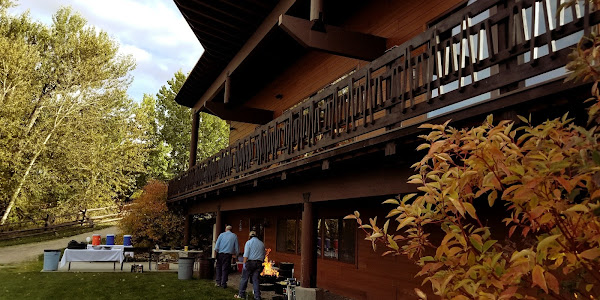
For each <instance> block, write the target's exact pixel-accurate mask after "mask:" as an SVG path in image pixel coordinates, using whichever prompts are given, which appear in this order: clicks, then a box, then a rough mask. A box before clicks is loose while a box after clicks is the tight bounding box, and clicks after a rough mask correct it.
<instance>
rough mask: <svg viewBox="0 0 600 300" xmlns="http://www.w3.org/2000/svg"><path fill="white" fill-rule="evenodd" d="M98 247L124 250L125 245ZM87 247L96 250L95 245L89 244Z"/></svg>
mask: <svg viewBox="0 0 600 300" xmlns="http://www.w3.org/2000/svg"><path fill="white" fill-rule="evenodd" d="M98 247H102V248H111V249H120V250H123V248H124V247H125V246H123V245H98ZM87 248H88V250H95V249H94V246H92V245H89V244H88V245H87Z"/></svg>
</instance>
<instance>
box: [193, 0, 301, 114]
mask: <svg viewBox="0 0 600 300" xmlns="http://www.w3.org/2000/svg"><path fill="white" fill-rule="evenodd" d="M253 2H256V4H257V5H264V4H261V3H260V1H253ZM294 3H296V0H281V1H279V3H278V4H277V6H275V8H274V9H273V11H272V12H271V13H269V15H268V16H267V17H266V18H265V20H264V21H263V23H262V24H260V26H259V27H258V28H257V29H256V31H254V34H253V35H252V36H251V37H250V38H249V39H248V41H247V42H246V43H245V44H244V46H242V48H241V49H240V51H238V53H237V54H236V55H235V56H234V57H233V58H232V59H231V61H229V63H228V64H227V66H226V67H225V69H224V70H223V71H222V72H221V74H220V75H219V76H218V77H217V78H216V79H215V81H214V82H213V83H212V84H211V85H210V87H209V88H208V89H207V90H206V92H205V93H204V95H202V97H200V99H199V100H198V102H196V104H194V109H196V110H199V109H200V108H202V107H203V106H204V103H206V102H208V101H209V100H211V99H213V98H214V97H215V96H216V94H217V93H218V92H219V91H220V89H221V87H222V86H223V84H224V83H225V78H226V77H227V73H228V72H229V73H233V71H234V70H235V69H236V68H237V67H239V66H240V65H241V64H242V62H243V61H244V60H246V58H247V57H248V55H250V53H251V52H252V50H254V48H256V46H257V45H258V43H259V42H260V41H262V39H264V37H265V36H266V35H267V33H269V31H271V29H272V28H273V24H277V20H278V19H279V16H280V15H281V14H284V13H285V12H286V11H288V10H289V9H290V7H292V5H294Z"/></svg>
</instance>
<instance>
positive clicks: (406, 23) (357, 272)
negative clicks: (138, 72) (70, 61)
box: [168, 0, 600, 299]
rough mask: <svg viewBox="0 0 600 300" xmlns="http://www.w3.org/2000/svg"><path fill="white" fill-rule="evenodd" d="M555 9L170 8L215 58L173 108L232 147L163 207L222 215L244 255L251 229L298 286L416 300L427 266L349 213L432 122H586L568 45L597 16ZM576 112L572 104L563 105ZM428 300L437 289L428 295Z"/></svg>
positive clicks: (267, 4)
mask: <svg viewBox="0 0 600 300" xmlns="http://www.w3.org/2000/svg"><path fill="white" fill-rule="evenodd" d="M584 2H585V3H589V1H582V2H581V4H580V5H579V6H577V7H574V8H568V9H566V10H564V11H562V13H558V14H557V3H558V4H559V3H560V0H558V1H557V0H541V1H540V0H507V1H498V0H477V1H473V0H471V1H463V0H444V1H416V0H405V1H399V0H378V1H364V0H361V1H359V0H345V1H334V0H311V1H309V0H219V1H217V0H175V3H176V5H177V6H178V8H179V9H180V11H181V13H182V15H183V16H184V17H185V19H186V20H187V22H188V24H189V25H190V27H191V28H192V30H193V32H194V33H195V34H196V36H197V38H198V40H199V41H200V43H201V44H202V46H203V47H204V48H205V52H204V54H203V55H202V56H201V57H200V59H199V61H198V63H197V64H196V66H195V68H194V69H193V70H192V72H191V74H190V76H189V78H188V79H187V81H186V82H185V84H184V86H183V87H182V89H181V91H180V92H179V94H178V95H177V97H176V99H175V100H176V101H177V103H179V104H181V105H184V106H187V107H190V108H191V109H192V110H193V111H194V114H193V116H194V118H193V121H192V122H193V126H194V128H195V129H197V127H198V122H199V121H198V118H199V117H198V113H199V112H207V113H211V114H214V115H217V116H219V117H221V118H222V119H225V120H227V121H228V122H229V124H230V129H231V133H230V137H229V147H227V148H226V149H223V150H222V151H220V152H219V153H218V154H216V155H214V156H212V157H210V158H208V159H206V160H204V161H197V160H196V155H195V153H196V148H197V140H198V138H197V130H193V132H192V136H191V148H190V149H191V151H190V152H191V155H190V168H189V170H187V171H186V172H184V173H183V174H180V175H179V176H178V177H177V178H175V179H173V180H172V181H171V182H170V183H169V194H168V195H169V196H168V202H169V204H170V205H178V206H180V207H183V208H184V211H185V212H186V216H187V220H188V222H187V224H188V225H187V226H186V227H187V228H186V229H187V230H186V237H185V238H186V240H187V241H189V238H190V230H189V223H190V221H189V220H190V216H191V215H194V214H201V213H206V212H212V213H216V216H217V218H216V228H217V233H219V232H221V231H223V230H224V226H225V224H231V225H233V228H234V230H233V231H234V233H236V234H237V235H238V237H239V239H240V244H241V245H243V244H244V242H245V241H246V238H247V236H248V232H249V230H250V229H256V230H257V231H258V232H259V235H260V238H261V239H262V240H263V241H264V242H265V245H266V247H268V248H271V249H272V252H271V255H270V257H271V258H272V259H273V260H275V261H276V262H282V261H289V262H293V263H294V264H295V277H297V278H298V279H300V280H301V283H302V286H305V287H321V288H324V289H328V290H330V291H332V292H334V293H337V294H340V295H344V296H347V297H350V298H352V299H415V298H416V297H415V292H414V288H415V287H420V286H421V281H422V278H415V277H414V275H415V274H416V272H417V270H418V269H419V268H418V267H417V266H415V265H414V264H412V263H411V262H409V261H408V260H406V259H405V258H402V257H387V256H386V257H381V253H382V252H383V249H379V250H378V251H377V252H373V250H372V249H371V244H370V243H369V242H367V241H363V237H364V234H363V233H362V232H359V231H360V230H359V229H357V228H356V227H357V226H356V224H355V223H354V222H353V221H344V220H343V217H344V216H346V215H348V214H350V213H352V212H353V211H355V210H358V211H360V212H361V214H362V216H366V217H369V216H375V215H378V216H380V219H381V218H383V217H384V216H385V214H386V212H387V210H389V207H385V206H383V205H381V202H382V201H384V200H386V199H388V198H390V197H395V196H397V195H399V194H404V193H408V192H413V191H414V190H415V187H414V186H412V185H408V184H407V183H406V181H407V178H408V177H409V176H410V175H412V174H413V170H412V169H411V168H410V166H411V165H412V164H413V163H414V162H416V161H418V160H419V159H420V157H422V155H423V153H418V152H417V151H415V150H414V149H415V147H416V146H417V145H418V144H419V143H420V142H419V139H418V137H417V136H418V135H419V134H422V133H424V132H425V131H424V130H422V129H419V128H418V127H419V125H420V124H422V123H424V122H429V123H439V122H444V121H446V120H448V119H452V125H453V126H455V127H458V126H471V125H473V124H477V123H481V121H482V120H483V119H484V118H485V116H486V115H488V114H490V113H493V114H494V115H495V119H496V120H498V119H501V118H504V119H506V118H513V119H516V118H515V117H516V115H517V114H521V115H529V114H530V113H532V115H533V117H534V120H535V119H536V118H538V119H541V120H543V119H546V118H548V117H552V116H558V115H562V114H564V113H565V112H566V111H571V116H573V115H574V114H578V113H581V112H582V111H583V110H582V105H581V104H579V103H581V102H582V101H580V100H581V99H585V96H579V95H584V94H585V93H587V92H588V91H589V86H588V85H583V84H581V83H572V82H569V83H563V79H564V74H565V71H564V65H565V63H566V62H567V55H568V54H569V53H570V52H571V48H572V47H573V45H574V44H575V43H577V42H578V41H579V39H580V38H581V37H582V35H583V34H585V33H589V32H590V30H591V29H590V28H591V27H592V25H594V24H597V23H598V20H599V19H600V14H599V13H598V12H593V11H592V12H590V8H589V5H586V4H583V3H584ZM569 100H572V101H569ZM424 290H427V287H424Z"/></svg>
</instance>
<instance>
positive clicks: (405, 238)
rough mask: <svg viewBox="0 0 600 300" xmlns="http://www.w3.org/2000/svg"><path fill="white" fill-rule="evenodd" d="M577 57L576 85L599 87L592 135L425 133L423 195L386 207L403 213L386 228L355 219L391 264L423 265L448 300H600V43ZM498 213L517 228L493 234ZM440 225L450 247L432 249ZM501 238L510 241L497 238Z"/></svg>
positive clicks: (570, 130)
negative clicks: (402, 260)
mask: <svg viewBox="0 0 600 300" xmlns="http://www.w3.org/2000/svg"><path fill="white" fill-rule="evenodd" d="M590 41H591V42H590ZM571 59H572V61H571V63H570V64H569V65H568V66H567V68H568V69H569V70H571V71H572V76H571V78H570V79H575V80H577V79H582V80H586V79H592V80H594V81H595V82H596V83H595V84H594V85H593V87H592V94H593V96H594V97H593V98H592V99H591V100H592V101H593V102H594V103H593V104H592V106H591V107H590V109H589V110H588V115H589V123H590V126H589V128H585V127H581V126H577V125H575V124H573V122H572V120H570V119H568V117H567V115H565V116H563V117H562V118H559V119H554V120H548V121H546V122H543V123H542V124H539V125H534V124H531V118H529V119H526V118H524V117H520V119H521V121H522V122H523V123H521V124H524V125H523V126H520V127H519V128H516V129H513V127H515V125H516V124H517V123H515V122H513V121H500V122H498V123H497V124H495V123H494V122H493V118H492V116H489V117H488V118H487V120H486V122H484V123H483V125H481V126H478V127H474V128H471V129H456V128H452V127H450V126H448V122H446V123H445V124H442V125H429V124H428V125H424V126H422V127H423V128H428V129H430V130H431V131H430V132H429V133H428V134H427V135H424V136H422V138H423V139H424V140H425V141H426V142H425V143H424V144H422V145H420V146H419V147H418V148H417V149H418V150H427V151H428V152H427V154H426V155H425V156H424V157H423V159H422V160H421V161H419V162H417V163H416V164H414V165H413V167H414V168H415V170H416V172H417V174H416V175H413V176H411V177H410V179H409V183H412V184H416V185H417V186H418V187H417V189H418V190H419V193H415V194H409V195H404V196H402V197H398V198H397V199H389V200H386V201H385V202H384V203H386V204H392V205H394V208H393V209H391V210H390V211H389V214H388V215H387V217H386V218H387V220H386V222H385V223H384V224H383V225H379V224H378V223H377V218H373V219H370V220H369V222H368V223H364V222H363V221H362V220H361V218H360V213H359V212H355V213H354V214H353V215H349V216H346V218H347V219H356V220H357V222H358V224H359V227H360V228H362V229H363V230H364V231H365V232H366V234H367V237H366V239H367V240H370V241H371V242H372V244H373V249H375V247H376V244H377V243H383V244H384V245H385V246H386V247H387V248H388V251H386V252H384V253H383V255H405V256H407V257H408V258H409V259H412V260H414V261H415V262H416V263H418V264H419V265H420V266H421V267H422V268H421V271H420V272H419V273H418V274H417V275H420V276H424V277H425V280H424V283H429V284H431V287H432V290H433V292H434V293H435V294H436V295H439V296H441V297H442V298H444V299H512V298H518V299H536V298H535V296H536V295H540V294H541V295H545V296H543V297H545V298H554V299H573V298H581V297H583V298H586V299H596V298H594V297H598V295H600V144H599V141H600V134H599V132H600V131H599V130H598V127H597V124H598V122H599V121H600V117H599V116H600V92H599V89H598V81H599V80H600V71H599V70H600V38H599V37H597V36H595V35H592V36H591V37H586V38H584V39H583V40H582V42H581V43H579V45H578V46H577V49H575V51H574V52H573V55H572V56H571ZM495 203H497V205H496V206H494V204H495ZM498 204H499V205H504V208H502V211H503V213H505V214H506V215H507V216H508V217H507V218H505V219H504V222H503V223H504V224H505V226H506V227H505V228H490V227H489V226H486V224H485V222H482V221H481V219H480V217H481V215H480V212H479V211H478V209H479V208H481V207H482V206H490V207H492V206H494V209H497V207H498V206H499V205H498ZM476 207H477V208H478V209H476ZM499 213H500V212H499ZM391 222H394V223H397V225H391V224H390V223H391ZM390 226H393V227H390ZM432 228H436V229H437V230H439V229H441V230H442V231H443V238H442V239H441V241H433V240H434V239H432V238H431V229H432ZM496 231H500V232H507V235H508V238H506V239H504V240H501V239H498V240H496V239H493V238H492V236H498V234H494V235H493V234H492V233H495V232H496ZM511 239H512V241H513V242H511ZM514 241H517V242H516V243H514ZM429 254H431V255H429ZM538 293H539V294H538ZM417 294H418V295H420V297H422V298H426V296H425V294H423V293H422V292H421V291H420V290H418V289H417Z"/></svg>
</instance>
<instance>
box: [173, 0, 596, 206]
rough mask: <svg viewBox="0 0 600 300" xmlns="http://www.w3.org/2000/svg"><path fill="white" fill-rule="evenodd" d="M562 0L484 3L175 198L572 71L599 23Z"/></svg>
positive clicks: (351, 80)
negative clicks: (569, 63) (585, 37)
mask: <svg viewBox="0 0 600 300" xmlns="http://www.w3.org/2000/svg"><path fill="white" fill-rule="evenodd" d="M562 2H564V0H562V1H561V0H544V1H539V0H521V1H515V0H512V1H498V0H479V1H477V2H475V3H473V4H472V5H470V6H468V7H466V8H464V9H462V10H460V11H458V12H457V13H455V14H453V15H451V16H450V17H448V18H446V19H444V20H442V21H441V22H439V23H438V24H436V25H435V26H433V27H431V28H429V29H428V30H426V31H425V32H423V33H421V34H420V35H418V36H416V37H415V38H413V39H411V40H410V41H408V42H406V43H404V44H402V45H400V46H398V47H395V48H392V49H390V50H389V51H388V52H387V53H386V54H384V55H383V56H381V57H380V58H378V59H376V60H375V61H373V62H371V63H370V64H368V65H367V66H366V67H365V68H362V69H360V70H358V71H356V72H354V73H352V74H350V75H349V76H348V77H347V78H345V79H343V80H341V81H339V82H337V83H335V84H333V85H331V86H329V87H327V88H325V89H324V90H322V91H321V92H319V93H318V94H316V95H314V96H312V97H311V98H309V99H308V100H306V101H305V102H303V103H301V104H299V105H297V106H296V107H294V108H293V109H291V110H290V111H288V112H286V113H284V114H283V115H282V116H280V117H279V118H277V119H275V120H273V121H271V122H270V123H268V124H266V125H263V126H261V127H258V128H257V129H256V130H255V131H254V133H252V134H250V135H249V136H248V137H246V138H244V139H242V140H240V141H239V142H238V143H237V144H235V145H231V146H230V147H228V148H226V149H223V150H222V151H220V152H219V153H217V154H216V155H214V156H212V157H210V158H208V159H206V160H204V161H202V162H201V163H199V164H198V165H196V166H194V167H193V168H191V169H190V170H188V171H187V172H185V173H183V174H181V175H180V176H178V177H177V178H175V179H173V180H171V181H170V182H169V198H170V199H172V198H175V197H178V196H181V195H184V194H186V193H188V192H191V191H195V190H199V189H203V188H206V187H210V186H213V185H216V184H219V183H223V182H226V181H230V180H234V179H237V178H241V177H243V176H247V175H249V174H252V173H255V172H257V171H260V170H263V169H265V168H267V167H270V166H272V165H274V164H281V163H285V162H288V161H291V160H293V159H296V158H299V157H302V156H306V155H309V154H311V153H314V152H316V151H321V150H323V149H327V148H332V147H335V146H338V145H339V144H340V143H342V142H344V141H348V140H350V139H352V138H355V137H358V136H360V135H363V134H365V133H368V132H371V131H374V130H378V129H383V128H392V127H398V126H401V125H402V122H403V121H406V120H408V119H410V118H414V117H416V116H420V115H423V114H427V113H431V112H434V111H436V110H438V109H440V108H443V107H447V106H449V105H452V104H455V103H458V102H461V101H463V100H467V99H472V98H473V97H476V96H479V97H481V96H482V95H484V96H485V95H486V93H496V95H501V94H502V93H504V92H507V91H509V90H511V91H514V90H518V89H519V88H522V87H523V82H524V81H525V80H526V79H529V78H532V77H534V76H537V75H540V74H544V73H546V72H549V71H552V70H555V69H557V68H560V67H562V66H564V65H565V63H566V58H567V54H568V53H569V52H570V51H571V50H570V49H569V47H565V45H572V44H573V43H575V42H577V41H578V40H579V37H580V36H581V35H582V34H589V33H590V32H591V29H592V28H593V27H592V25H595V24H597V23H598V21H599V19H600V15H599V12H595V11H594V12H590V6H589V1H583V2H582V3H580V4H579V5H577V6H576V7H570V8H566V9H565V10H563V11H562V12H561V13H557V7H558V6H560V4H561V3H562ZM548 29H549V30H548ZM348 46H349V47H351V46H352V45H348ZM485 97H488V98H489V95H488V96H485Z"/></svg>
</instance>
